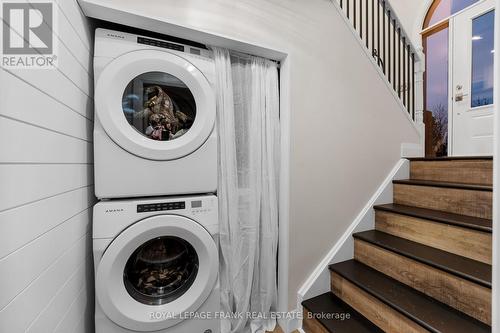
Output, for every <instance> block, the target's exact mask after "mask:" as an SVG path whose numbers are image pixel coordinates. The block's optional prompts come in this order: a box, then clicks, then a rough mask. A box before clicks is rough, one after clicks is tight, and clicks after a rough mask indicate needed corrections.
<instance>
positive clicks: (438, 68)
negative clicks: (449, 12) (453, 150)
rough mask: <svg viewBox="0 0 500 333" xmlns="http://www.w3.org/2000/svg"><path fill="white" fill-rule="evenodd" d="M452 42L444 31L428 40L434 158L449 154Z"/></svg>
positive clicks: (428, 101)
mask: <svg viewBox="0 0 500 333" xmlns="http://www.w3.org/2000/svg"><path fill="white" fill-rule="evenodd" d="M448 39H449V29H448V28H444V29H442V30H440V31H438V32H435V33H433V34H431V35H429V36H426V37H425V39H424V42H425V45H426V48H425V50H426V54H425V55H426V66H427V68H426V80H425V85H426V98H425V110H427V111H430V112H431V113H432V121H431V122H430V124H429V125H430V126H429V129H430V132H431V135H430V137H431V139H432V144H431V148H432V151H428V152H427V154H430V155H431V156H446V155H448V52H449V47H448V45H449V44H448Z"/></svg>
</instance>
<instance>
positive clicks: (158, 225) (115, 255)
mask: <svg viewBox="0 0 500 333" xmlns="http://www.w3.org/2000/svg"><path fill="white" fill-rule="evenodd" d="M218 269H219V263H218V254H217V246H216V244H215V242H214V240H213V238H212V236H211V235H210V234H209V233H208V231H207V230H206V229H204V228H203V227H202V226H201V225H200V224H198V223H196V222H195V221H193V220H190V219H188V218H186V217H182V216H178V215H157V216H153V217H150V218H146V219H144V220H141V221H139V222H137V223H135V224H134V225H132V226H130V227H129V228H127V229H125V230H124V231H123V232H122V233H121V234H120V235H119V236H118V237H117V238H116V239H115V240H113V242H112V243H111V244H110V245H109V247H108V248H107V249H106V251H105V252H104V254H103V256H102V259H101V261H100V263H99V266H98V269H97V273H96V281H95V284H96V297H97V299H98V301H99V304H100V305H101V307H102V309H103V311H104V312H105V313H106V315H107V316H108V317H109V318H110V319H111V320H112V321H114V322H115V323H116V324H118V325H120V326H122V327H124V328H127V329H130V330H135V331H145V332H149V331H156V330H161V329H165V328H168V327H171V326H174V325H176V324H177V323H179V322H180V321H181V320H182V318H180V317H179V316H180V315H182V314H184V313H189V312H194V311H196V310H197V309H198V308H199V307H200V306H201V305H202V304H203V303H204V302H205V300H206V299H207V298H208V296H209V295H210V293H211V291H212V290H213V288H214V286H215V282H216V280H217V274H218Z"/></svg>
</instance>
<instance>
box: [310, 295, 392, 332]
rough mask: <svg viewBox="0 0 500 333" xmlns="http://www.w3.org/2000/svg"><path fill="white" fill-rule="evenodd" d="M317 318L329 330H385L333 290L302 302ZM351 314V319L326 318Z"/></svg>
mask: <svg viewBox="0 0 500 333" xmlns="http://www.w3.org/2000/svg"><path fill="white" fill-rule="evenodd" d="M302 306H304V307H305V308H306V309H307V310H308V311H309V312H310V313H311V314H313V315H314V317H315V319H316V320H317V321H318V322H320V323H321V325H323V327H324V328H326V330H327V331H328V332H335V333H351V332H356V333H383V331H382V330H381V329H380V328H378V327H377V326H375V325H374V324H373V323H371V322H370V321H369V320H368V319H366V318H365V317H363V315H361V314H360V313H359V312H357V311H356V310H354V309H353V308H352V307H350V306H349V305H348V304H346V303H345V302H344V301H342V300H341V299H340V298H338V297H337V296H335V295H334V294H332V293H331V292H329V293H326V294H323V295H319V296H317V297H314V298H311V299H308V300H306V301H304V302H302ZM347 313H348V314H349V315H350V318H349V319H344V320H341V319H339V318H330V319H328V318H325V316H324V315H325V314H326V315H334V314H341V315H342V314H347Z"/></svg>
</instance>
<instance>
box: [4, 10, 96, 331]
mask: <svg viewBox="0 0 500 333" xmlns="http://www.w3.org/2000/svg"><path fill="white" fill-rule="evenodd" d="M54 4H55V6H54V10H55V11H57V13H56V15H55V17H56V18H57V20H58V24H57V29H55V31H54V37H55V38H56V39H57V46H58V47H57V56H58V67H57V69H51V70H13V69H9V70H5V69H0V151H1V154H0V332H12V333H17V332H33V333H35V332H82V333H88V332H92V331H93V316H92V314H93V303H94V300H93V282H92V281H93V265H92V256H91V253H92V242H91V234H92V232H91V216H92V209H91V208H92V206H93V204H94V202H95V198H94V187H93V152H92V128H93V70H92V52H93V50H92V48H93V40H92V37H93V36H92V34H93V32H92V28H91V25H90V22H89V21H88V20H87V18H86V17H85V16H84V15H83V13H82V11H81V9H80V7H79V5H78V3H77V2H76V0H56V1H55V3H54Z"/></svg>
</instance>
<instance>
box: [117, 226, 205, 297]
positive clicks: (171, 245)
mask: <svg viewBox="0 0 500 333" xmlns="http://www.w3.org/2000/svg"><path fill="white" fill-rule="evenodd" d="M198 267H199V261H198V255H197V254H196V251H195V250H194V248H193V246H192V245H191V244H189V243H188V242H186V241H185V240H183V239H180V238H178V237H170V236H166V237H158V238H155V239H152V240H150V241H149V242H147V243H145V244H143V245H142V246H140V247H139V248H138V249H137V250H136V251H135V252H134V253H133V254H132V256H131V257H130V258H129V260H128V261H127V264H126V266H125V271H124V274H123V279H124V282H125V288H126V289H127V291H128V293H129V294H130V295H131V296H132V297H133V298H134V299H135V300H137V301H139V302H141V303H143V304H148V305H161V304H166V303H170V302H173V301H175V300H176V299H177V298H179V297H180V296H182V295H183V294H184V293H185V292H186V291H187V290H188V289H189V288H190V287H191V285H192V284H193V282H194V280H195V279H196V275H197V274H198Z"/></svg>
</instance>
